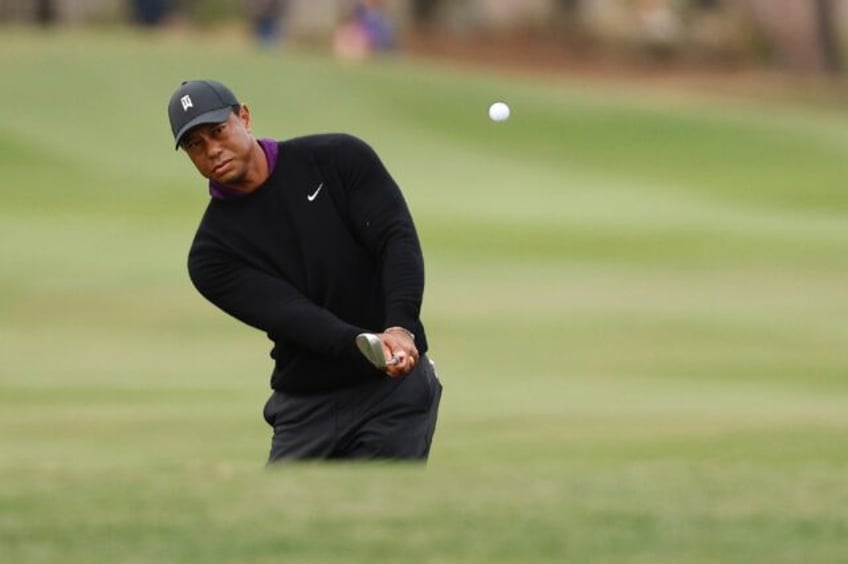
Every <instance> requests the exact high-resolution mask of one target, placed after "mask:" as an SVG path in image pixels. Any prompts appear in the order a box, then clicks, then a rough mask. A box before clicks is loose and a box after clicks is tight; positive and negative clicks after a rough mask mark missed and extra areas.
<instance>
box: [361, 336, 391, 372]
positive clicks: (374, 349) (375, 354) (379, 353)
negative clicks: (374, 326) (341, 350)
mask: <svg viewBox="0 0 848 564" xmlns="http://www.w3.org/2000/svg"><path fill="white" fill-rule="evenodd" d="M356 346H357V348H358V349H359V352H361V353H362V355H363V356H364V357H365V358H367V359H368V362H370V363H371V364H373V365H374V366H376V367H377V368H379V369H380V370H385V368H386V355H385V354H383V343H381V342H380V339H379V338H378V337H377V335H375V334H374V333H360V334H359V335H357V336H356Z"/></svg>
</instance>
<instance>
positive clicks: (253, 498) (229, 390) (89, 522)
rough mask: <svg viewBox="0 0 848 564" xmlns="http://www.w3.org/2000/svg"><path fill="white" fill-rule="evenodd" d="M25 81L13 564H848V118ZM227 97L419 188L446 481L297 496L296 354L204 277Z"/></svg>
mask: <svg viewBox="0 0 848 564" xmlns="http://www.w3.org/2000/svg"><path fill="white" fill-rule="evenodd" d="M0 70H2V76H3V87H2V88H0V104H2V106H3V108H4V111H3V112H2V113H0V171H2V173H3V174H2V176H3V179H4V180H3V196H2V199H0V241H2V244H0V265H2V266H0V555H2V558H0V559H2V560H3V561H4V562H14V563H30V562H65V563H87V564H89V563H92V562H104V563H105V562H108V563H115V562H122V563H123V562H126V563H131V562H239V563H244V562H250V563H254V562H255V563H260V562H280V561H287V562H339V561H353V562H381V561H385V562H401V561H402V562H529V561H549V562H563V561H569V562H634V563H635V562H644V563H652V564H653V563H661V562H668V563H679V562H693V563H699V562H703V563H706V562H738V563H751V562H764V563H795V562H799V561H804V562H844V561H846V560H848V548H846V544H845V538H846V537H848V480H846V478H845V476H846V475H848V448H846V447H848V355H846V353H845V350H846V349H848V329H846V324H845V322H844V319H845V318H846V317H847V316H848V292H846V290H845V281H846V275H848V221H846V220H848V191H846V189H845V179H846V178H848V158H846V157H848V134H846V133H845V132H846V131H848V113H846V112H845V111H844V109H842V110H840V109H839V108H830V109H817V108H815V107H805V106H803V105H791V106H790V105H785V104H783V105H781V104H779V103H777V102H767V101H766V102H758V103H752V102H751V101H750V100H742V99H739V100H734V99H731V98H722V99H718V98H715V99H711V98H709V97H707V96H704V95H698V94H695V93H688V94H687V93H681V92H659V91H656V90H651V89H650V88H649V85H645V84H642V85H634V84H631V85H626V84H625V85H617V86H615V87H614V88H611V87H610V86H609V83H607V86H602V85H600V84H592V83H586V82H581V81H578V80H574V79H571V80H564V79H563V80H554V79H545V80H543V79H541V78H538V79H530V78H527V77H523V78H522V77H520V76H516V75H507V74H498V73H494V72H483V71H479V70H474V69H470V68H463V67H458V66H439V65H436V64H433V63H422V62H415V61H410V60H404V59H402V58H397V59H392V60H386V61H380V62H376V63H373V64H367V65H362V66H351V65H345V64H340V63H337V62H334V61H332V60H328V59H325V58H322V57H320V56H317V55H308V54H304V53H295V52H282V53H259V52H254V51H252V50H251V49H250V47H248V46H246V45H242V44H240V43H238V42H226V43H216V42H214V41H213V40H212V39H211V38H195V40H193V41H188V40H186V39H185V38H183V39H180V38H175V37H160V36H156V35H137V34H131V33H129V32H117V31H116V32H109V33H107V32H99V33H91V32H80V31H77V32H53V33H51V34H40V33H34V32H31V31H24V30H16V29H4V30H3V33H2V35H0ZM201 76H211V77H217V78H219V79H221V80H223V81H225V82H228V83H230V84H231V85H232V86H233V87H234V89H235V90H236V91H237V93H239V94H240V96H241V97H242V98H243V99H245V100H246V101H247V102H248V103H249V105H250V107H251V110H252V112H253V116H254V119H255V131H256V133H257V134H259V135H260V136H273V137H289V136H294V135H299V134H304V133H310V132H317V131H348V132H351V133H354V134H357V135H360V136H362V137H364V138H365V139H367V140H368V141H369V142H370V143H371V144H372V145H373V146H374V147H375V148H376V149H377V150H378V152H379V153H380V154H381V156H382V157H383V159H384V161H385V162H386V164H387V166H388V167H389V169H390V170H391V171H392V173H393V174H394V176H395V177H396V179H397V180H398V181H399V183H400V184H401V185H402V186H403V188H404V191H405V194H406V195H407V198H408V200H409V202H410V205H411V207H412V208H413V211H414V213H415V216H416V221H417V223H418V225H419V229H420V233H421V238H422V241H423V244H424V247H425V253H426V258H427V269H428V270H427V272H428V286H427V292H426V297H425V304H424V318H425V322H426V323H427V326H428V329H429V335H430V339H431V347H432V355H433V357H434V358H435V359H436V360H437V363H438V366H439V371H440V374H441V377H442V380H443V383H444V385H445V394H444V398H443V404H442V412H441V419H440V427H439V429H438V431H437V436H436V441H435V443H434V447H433V452H432V457H431V460H430V463H429V465H428V466H427V467H426V469H425V468H420V467H416V466H407V465H402V464H400V465H399V464H358V465H346V464H331V465H321V464H302V465H292V466H288V467H281V468H277V469H273V470H269V469H266V468H264V466H263V463H264V456H265V453H266V451H267V448H268V446H269V429H268V428H267V427H266V426H265V424H264V422H263V421H262V419H261V407H262V403H263V402H264V400H265V398H266V397H267V394H268V376H269V373H270V368H271V366H270V359H269V358H268V356H267V353H268V350H269V348H270V347H269V343H268V342H267V341H266V340H265V338H264V336H263V335H261V334H259V333H257V332H255V331H253V330H250V329H248V328H245V327H243V326H240V325H238V324H237V323H235V322H233V321H231V320H230V319H228V318H227V317H226V316H224V315H223V314H221V313H219V312H218V311H216V310H214V309H213V308H212V307H210V306H209V305H208V304H207V303H206V302H205V301H204V300H203V299H202V298H201V297H199V296H198V295H197V294H196V292H195V291H194V290H193V288H192V287H191V284H190V282H189V281H188V278H187V276H186V272H185V258H186V252H187V248H188V244H189V242H190V240H191V237H192V235H193V231H194V228H195V226H196V223H197V221H198V218H199V215H200V214H201V212H202V210H203V207H204V205H205V202H206V198H207V196H206V195H205V191H204V188H203V184H202V182H200V180H199V178H198V177H197V176H196V173H195V172H194V170H193V168H192V167H191V165H190V164H189V162H188V161H187V159H186V158H185V156H184V155H183V154H181V153H175V152H174V151H173V150H172V145H171V136H170V132H169V130H168V124H167V120H166V117H165V105H166V102H167V98H168V96H169V95H170V93H171V92H172V90H173V88H175V86H176V85H177V84H178V83H179V81H180V80H183V79H186V78H193V77H201ZM494 99H505V100H507V101H509V102H510V103H511V105H512V109H513V117H512V119H511V120H510V121H509V122H507V123H505V124H493V123H491V122H489V121H488V119H487V118H486V108H487V106H488V104H489V103H490V102H491V101H492V100H494ZM517 352H520V353H521V354H520V355H518V354H516V353H517Z"/></svg>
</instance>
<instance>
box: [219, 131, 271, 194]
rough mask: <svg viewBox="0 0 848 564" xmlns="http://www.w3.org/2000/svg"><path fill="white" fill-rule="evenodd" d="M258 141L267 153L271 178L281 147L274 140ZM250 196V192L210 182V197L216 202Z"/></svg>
mask: <svg viewBox="0 0 848 564" xmlns="http://www.w3.org/2000/svg"><path fill="white" fill-rule="evenodd" d="M258 141H259V146H260V147H262V152H264V153H265V158H266V159H267V160H268V175H269V176H270V175H271V173H272V172H274V168H275V167H276V166H277V155H278V154H279V152H280V147H279V145H277V141H275V140H274V139H259V140H258ZM248 194H250V192H244V191H242V190H236V189H235V188H230V187H229V186H227V185H225V184H221V183H219V182H215V181H214V180H210V181H209V195H210V196H212V197H213V198H215V199H216V200H232V199H234V198H241V197H242V196H247V195H248Z"/></svg>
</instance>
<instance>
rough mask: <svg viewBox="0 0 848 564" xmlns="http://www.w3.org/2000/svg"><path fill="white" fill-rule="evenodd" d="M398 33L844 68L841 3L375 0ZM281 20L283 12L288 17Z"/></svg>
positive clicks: (6, 3)
mask: <svg viewBox="0 0 848 564" xmlns="http://www.w3.org/2000/svg"><path fill="white" fill-rule="evenodd" d="M255 1H256V0H0V22H10V21H29V22H39V23H41V24H43V25H52V24H54V23H85V22H90V21H107V20H110V19H111V20H115V19H124V20H130V21H132V22H134V23H137V24H139V25H147V26H154V25H162V24H165V23H167V22H169V21H171V20H172V19H173V16H174V15H175V14H177V15H179V17H180V18H181V19H182V20H183V21H188V22H193V23H199V24H204V23H209V22H216V21H222V20H233V19H237V18H244V17H245V14H246V13H247V12H248V11H249V10H250V4H251V2H255ZM355 3H356V1H355V0H287V4H288V5H289V10H287V12H286V13H287V14H289V13H290V15H291V21H290V22H287V24H288V27H289V33H291V34H292V35H293V36H295V37H296V36H297V35H298V33H299V32H301V31H304V29H305V28H308V31H309V32H310V33H313V34H314V33H315V32H316V31H320V30H321V29H322V26H323V28H324V30H325V31H326V33H328V34H329V33H331V32H332V30H333V28H334V27H335V26H337V25H338V23H339V21H340V19H342V17H343V14H345V13H347V12H349V11H350V10H351V7H352V6H353V5H354V4H355ZM378 4H380V5H381V6H382V8H383V9H385V11H386V12H387V13H389V14H390V15H391V17H392V18H393V20H394V21H395V22H396V23H397V27H398V29H399V30H401V32H406V33H415V34H419V35H427V34H434V35H439V34H442V35H444V34H454V35H462V36H465V37H471V38H473V37H475V36H480V35H483V34H486V35H488V36H489V37H491V36H492V35H493V34H502V35H506V34H509V33H514V32H516V31H520V32H522V33H524V34H525V37H529V36H532V37H535V38H537V39H545V40H548V41H552V42H559V44H561V45H562V47H563V48H564V49H568V50H571V51H573V52H575V53H578V54H583V55H587V56H588V55H591V53H592V52H593V51H603V52H605V53H610V52H612V53H617V54H620V55H622V56H627V55H630V56H632V55H633V54H637V55H639V56H647V57H652V58H655V59H658V60H667V59H672V58H675V59H679V60H681V61H684V62H685V61H697V62H699V63H704V62H707V63H711V64H716V65H719V64H733V63H738V62H742V63H754V64H759V63H767V64H777V65H778V66H780V67H782V68H785V69H789V70H795V71H802V72H821V73H833V74H837V73H842V72H843V70H844V57H843V55H842V53H843V49H844V43H843V40H842V36H843V35H844V34H843V28H844V27H845V25H846V22H848V0H383V1H382V2H379V3H378ZM287 17H288V16H287Z"/></svg>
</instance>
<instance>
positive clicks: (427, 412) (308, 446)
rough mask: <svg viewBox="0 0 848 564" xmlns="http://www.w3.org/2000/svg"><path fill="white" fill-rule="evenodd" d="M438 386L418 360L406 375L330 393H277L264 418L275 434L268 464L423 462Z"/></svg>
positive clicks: (430, 371) (433, 424)
mask: <svg viewBox="0 0 848 564" xmlns="http://www.w3.org/2000/svg"><path fill="white" fill-rule="evenodd" d="M441 395H442V385H441V383H440V382H439V379H438V377H437V376H436V370H435V366H434V365H433V363H432V362H430V360H429V359H428V358H427V356H426V355H421V358H420V359H419V361H418V364H417V365H416V366H415V368H414V369H413V370H412V372H410V373H409V374H407V375H405V376H402V377H399V378H389V377H388V376H386V377H385V378H381V379H379V380H375V381H373V382H367V383H365V384H363V385H360V386H355V387H352V388H346V389H343V390H338V391H335V392H331V393H328V394H320V395H311V396H296V395H291V394H286V393H283V392H279V391H275V392H274V393H273V394H272V395H271V397H270V398H269V399H268V401H267V403H266V404H265V410H264V413H263V415H264V417H265V421H267V422H268V424H269V425H271V427H273V429H274V436H273V438H272V440H271V452H270V455H269V457H268V462H269V463H271V462H277V461H282V460H308V459H398V460H402V459H406V460H426V459H427V457H428V455H429V453H430V444H431V442H432V440H433V433H434V431H435V429H436V419H437V416H438V412H439V403H440V400H441Z"/></svg>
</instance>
